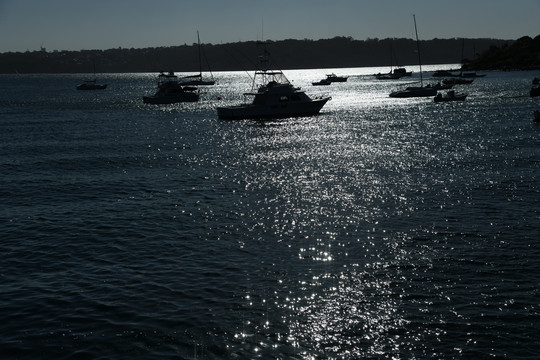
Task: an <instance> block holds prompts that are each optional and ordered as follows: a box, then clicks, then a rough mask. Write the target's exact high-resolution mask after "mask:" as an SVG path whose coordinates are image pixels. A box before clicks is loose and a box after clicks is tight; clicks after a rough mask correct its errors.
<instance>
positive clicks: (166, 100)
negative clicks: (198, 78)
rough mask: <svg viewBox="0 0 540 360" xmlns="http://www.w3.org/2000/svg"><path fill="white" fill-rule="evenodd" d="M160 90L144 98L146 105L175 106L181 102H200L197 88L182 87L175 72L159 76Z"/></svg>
mask: <svg viewBox="0 0 540 360" xmlns="http://www.w3.org/2000/svg"><path fill="white" fill-rule="evenodd" d="M157 87H158V90H157V92H156V93H155V94H154V95H151V96H143V102H144V103H145V104H174V103H179V102H195V101H199V93H198V92H197V88H195V87H190V86H182V85H181V84H180V83H179V82H178V77H177V76H176V75H174V72H172V71H171V72H169V73H168V74H164V73H160V74H159V76H158V85H157Z"/></svg>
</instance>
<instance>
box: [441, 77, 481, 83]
mask: <svg viewBox="0 0 540 360" xmlns="http://www.w3.org/2000/svg"><path fill="white" fill-rule="evenodd" d="M473 81H474V79H471V80H467V79H463V78H451V79H444V80H443V84H445V85H469V84H472V82H473Z"/></svg>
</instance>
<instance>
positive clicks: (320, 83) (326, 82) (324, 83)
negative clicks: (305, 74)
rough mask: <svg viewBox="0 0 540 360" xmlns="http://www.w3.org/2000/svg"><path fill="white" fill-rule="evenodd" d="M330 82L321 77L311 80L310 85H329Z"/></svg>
mask: <svg viewBox="0 0 540 360" xmlns="http://www.w3.org/2000/svg"><path fill="white" fill-rule="evenodd" d="M331 83H332V82H331V81H328V80H327V79H321V80H320V81H315V82H312V83H311V85H313V86H321V85H330V84H331Z"/></svg>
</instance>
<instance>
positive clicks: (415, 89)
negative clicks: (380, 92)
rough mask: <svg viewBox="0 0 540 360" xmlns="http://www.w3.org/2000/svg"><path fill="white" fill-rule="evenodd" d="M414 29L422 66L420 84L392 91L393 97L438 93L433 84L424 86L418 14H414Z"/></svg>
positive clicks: (433, 94) (419, 61)
mask: <svg viewBox="0 0 540 360" xmlns="http://www.w3.org/2000/svg"><path fill="white" fill-rule="evenodd" d="M413 19H414V30H415V32H416V47H417V51H418V65H419V67H420V86H409V87H407V88H405V89H404V90H397V91H394V92H391V93H390V97H393V98H410V97H428V96H435V95H437V89H435V88H434V87H432V86H424V81H423V78H422V60H421V59H420V45H419V42H418V30H417V28H416V16H414V15H413Z"/></svg>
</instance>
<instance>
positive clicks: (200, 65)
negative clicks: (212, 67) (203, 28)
mask: <svg viewBox="0 0 540 360" xmlns="http://www.w3.org/2000/svg"><path fill="white" fill-rule="evenodd" d="M197 44H198V46H199V75H201V78H202V61H201V38H200V37H199V30H197Z"/></svg>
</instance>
